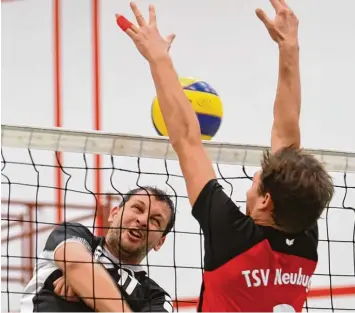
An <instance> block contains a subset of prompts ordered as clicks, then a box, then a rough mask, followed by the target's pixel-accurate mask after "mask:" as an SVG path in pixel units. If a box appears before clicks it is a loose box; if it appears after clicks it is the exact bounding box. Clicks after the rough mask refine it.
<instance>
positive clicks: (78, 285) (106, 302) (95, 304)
mask: <svg viewBox="0 0 355 313" xmlns="http://www.w3.org/2000/svg"><path fill="white" fill-rule="evenodd" d="M65 273H66V279H68V281H69V283H70V285H71V287H72V289H73V290H74V292H75V293H76V294H77V295H78V296H80V297H81V298H82V300H83V301H84V302H85V303H86V304H87V305H88V306H90V307H91V308H93V309H95V310H97V311H99V312H130V309H129V307H128V305H127V304H126V302H124V300H123V299H122V295H121V293H120V291H119V290H118V288H117V286H116V284H115V283H114V282H113V280H112V279H111V277H110V276H109V274H108V273H107V272H106V270H105V269H104V268H103V267H102V265H101V264H98V263H96V264H90V263H86V264H83V263H77V264H72V265H71V266H68V268H67V270H66V272H65Z"/></svg>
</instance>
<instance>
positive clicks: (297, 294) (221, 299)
mask: <svg viewBox="0 0 355 313" xmlns="http://www.w3.org/2000/svg"><path fill="white" fill-rule="evenodd" d="M192 213H193V216H194V217H195V218H196V219H197V221H198V222H199V224H200V226H201V229H202V231H203V234H204V241H205V243H204V246H205V256H204V270H205V271H204V274H203V282H202V287H201V295H200V301H199V305H198V311H204V312H211V311H213V312H217V311H218V312H231V311H233V312H250V311H253V312H282V311H287V312H301V311H302V307H303V305H304V302H305V300H306V293H307V290H308V289H309V285H310V280H311V276H312V275H313V273H314V271H315V268H316V265H317V261H318V255H317V246H318V228H317V226H315V227H314V228H313V229H311V230H309V231H307V232H304V233H301V234H297V235H289V234H286V233H283V232H281V231H278V230H276V229H274V228H272V227H265V226H259V225H256V224H255V223H254V221H253V220H252V219H251V218H250V217H248V216H246V215H245V214H243V213H242V212H240V210H239V207H238V206H237V205H236V204H235V203H233V201H232V200H231V199H230V197H228V196H227V195H226V194H225V192H224V191H223V189H222V186H221V185H220V184H219V183H218V182H217V180H215V179H214V180H211V181H209V182H208V183H207V184H206V186H205V187H204V188H203V190H202V191H201V193H200V195H199V197H198V199H197V200H196V202H195V205H194V207H193V211H192Z"/></svg>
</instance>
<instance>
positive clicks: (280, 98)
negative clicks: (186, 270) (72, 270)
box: [118, 0, 334, 312]
mask: <svg viewBox="0 0 355 313" xmlns="http://www.w3.org/2000/svg"><path fill="white" fill-rule="evenodd" d="M270 2H271V4H272V5H273V7H274V9H275V11H276V17H275V19H274V20H271V19H269V18H268V17H267V16H266V15H265V13H264V12H263V11H262V10H260V9H258V10H256V14H257V16H258V17H259V19H260V20H261V21H262V22H263V23H264V24H265V26H266V28H267V30H268V31H269V34H270V36H271V38H272V39H273V40H274V41H275V42H276V43H277V44H278V47H279V80H278V87H277V94H276V99H275V103H274V121H273V125H272V132H271V152H266V153H265V155H264V158H263V160H262V162H261V170H260V171H259V172H257V173H256V174H255V176H254V178H253V183H252V186H251V188H250V190H249V191H248V193H247V200H246V203H247V214H246V215H245V214H243V213H241V212H240V210H239V208H238V207H237V206H236V205H235V204H234V203H233V201H232V200H231V198H230V197H229V196H228V195H226V194H225V193H224V191H223V190H222V187H221V186H220V185H219V183H218V182H217V180H216V174H215V172H214V170H213V167H212V163H211V161H210V160H209V158H208V156H207V154H206V152H205V150H204V148H203V145H202V143H201V134H200V128H199V124H198V120H197V118H196V114H195V113H194V111H193V109H192V107H191V105H190V103H189V100H188V99H187V98H186V96H185V94H184V92H183V89H182V87H181V85H180V83H179V80H178V76H177V74H176V71H175V70H174V67H173V63H172V60H171V58H170V56H169V49H170V45H171V42H172V39H173V38H174V36H172V35H171V36H168V37H166V39H164V38H163V37H162V36H161V35H160V33H159V31H158V29H157V24H156V18H155V11H154V8H153V7H152V6H150V9H149V21H146V20H145V19H144V18H143V16H142V14H141V13H140V12H139V10H138V9H137V7H136V5H135V4H131V7H132V10H133V12H134V14H135V16H136V19H137V22H138V26H136V25H133V24H132V23H130V22H129V21H127V20H126V19H125V18H123V17H122V16H119V17H118V24H119V26H120V27H121V28H122V29H123V30H124V31H125V32H126V34H127V35H128V36H129V37H130V38H131V39H132V40H133V42H134V43H135V45H136V47H137V48H138V50H139V51H140V53H141V54H142V55H143V56H144V57H145V58H146V59H147V60H148V62H149V65H150V69H151V73H152V77H153V80H154V83H155V87H156V91H157V95H158V99H159V103H160V107H161V111H162V114H163V117H164V121H165V124H166V126H167V129H168V133H169V138H170V142H171V144H172V146H173V148H174V149H175V151H176V153H177V155H178V157H179V162H180V166H181V169H182V172H183V174H184V178H185V181H186V186H187V191H188V196H189V199H190V202H191V205H192V206H193V215H194V217H195V218H196V219H197V220H198V222H199V223H200V225H201V228H202V230H203V234H204V237H205V258H204V261H205V262H204V267H205V272H204V275H203V284H202V289H201V297H200V303H199V310H200V311H213V312H216V311H219V312H221V311H224V312H227V311H228V312H230V311H234V312H247V311H249V312H250V311H253V312H272V311H274V312H281V311H288V312H292V311H301V310H302V306H303V304H304V302H305V299H306V293H307V289H308V287H309V284H310V279H311V276H312V275H313V273H314V270H315V268H316V264H317V244H318V229H317V220H318V218H319V217H320V215H321V213H322V212H323V210H324V208H325V207H326V206H327V205H328V204H329V202H330V200H331V198H332V196H333V193H334V188H333V184H332V180H331V177H330V176H329V175H328V173H327V172H326V171H325V169H324V167H323V166H322V164H321V163H320V162H318V161H317V160H316V159H315V158H314V157H313V156H311V155H309V154H307V153H305V152H304V151H302V150H301V149H300V128H299V118H300V107H301V87H300V74H299V43H298V19H297V17H296V16H295V14H294V13H293V12H292V10H291V9H290V8H289V7H288V5H287V4H286V2H285V1H284V0H270ZM226 31H228V30H226ZM229 40H230V39H229Z"/></svg>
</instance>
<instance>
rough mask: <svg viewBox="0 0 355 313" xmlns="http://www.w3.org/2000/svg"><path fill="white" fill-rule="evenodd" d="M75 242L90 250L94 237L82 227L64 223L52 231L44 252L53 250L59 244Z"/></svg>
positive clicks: (76, 224)
mask: <svg viewBox="0 0 355 313" xmlns="http://www.w3.org/2000/svg"><path fill="white" fill-rule="evenodd" d="M69 241H76V242H79V243H82V244H84V245H85V246H86V247H87V248H88V249H90V250H91V249H92V245H93V243H94V241H95V237H94V235H93V234H92V233H91V231H90V230H89V229H88V228H87V227H86V226H84V225H82V224H80V223H74V222H64V223H62V224H59V225H58V226H57V227H55V228H54V229H53V231H52V232H51V234H50V235H49V237H48V240H47V242H46V245H45V249H46V250H54V249H55V248H56V247H57V246H58V245H59V244H61V243H64V242H69Z"/></svg>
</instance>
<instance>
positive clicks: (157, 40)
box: [116, 2, 175, 62]
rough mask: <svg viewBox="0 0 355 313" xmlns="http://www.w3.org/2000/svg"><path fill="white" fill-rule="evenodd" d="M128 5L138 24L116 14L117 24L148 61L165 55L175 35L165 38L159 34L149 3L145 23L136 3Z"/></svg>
mask: <svg viewBox="0 0 355 313" xmlns="http://www.w3.org/2000/svg"><path fill="white" fill-rule="evenodd" d="M130 5H131V9H132V11H133V13H134V15H135V17H136V20H137V24H138V26H136V25H134V24H132V23H131V22H129V21H128V20H127V19H126V18H125V17H124V16H122V15H120V14H116V19H117V24H118V26H119V27H120V28H121V29H122V30H123V31H124V32H125V33H126V34H127V35H128V36H129V37H130V38H131V39H132V40H133V42H134V43H135V45H136V47H137V49H138V50H139V52H140V53H141V54H142V56H144V57H145V58H146V59H147V60H148V62H153V61H156V60H159V59H160V58H162V57H165V56H167V55H168V53H169V50H170V46H171V43H172V42H173V40H174V38H175V35H174V34H172V35H169V36H168V37H166V38H163V37H162V36H161V35H160V33H159V29H158V27H157V20H156V13H155V9H154V6H153V5H149V22H148V23H147V22H146V20H145V19H144V17H143V16H142V14H141V12H140V11H139V9H138V7H137V5H136V4H135V3H133V2H131V4H130Z"/></svg>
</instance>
